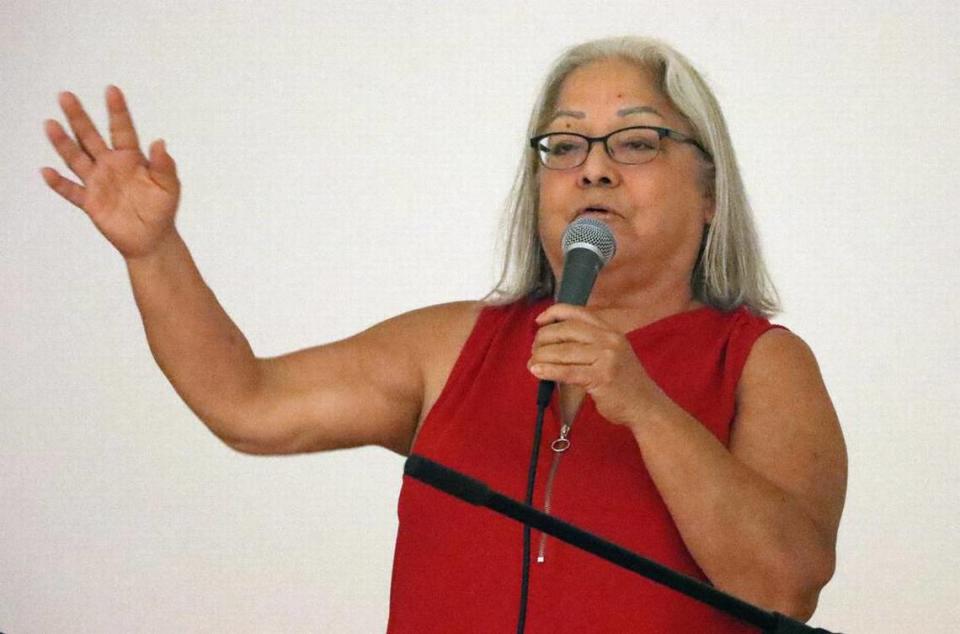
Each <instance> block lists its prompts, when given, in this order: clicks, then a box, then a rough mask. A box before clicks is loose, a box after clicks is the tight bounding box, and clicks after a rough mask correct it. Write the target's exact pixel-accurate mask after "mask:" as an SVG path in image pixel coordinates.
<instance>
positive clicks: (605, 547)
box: [403, 454, 833, 634]
mask: <svg viewBox="0 0 960 634" xmlns="http://www.w3.org/2000/svg"><path fill="white" fill-rule="evenodd" d="M403 472H404V474H405V475H408V476H410V477H412V478H415V479H417V480H420V481H421V482H423V483H425V484H427V485H429V486H431V487H433V488H435V489H438V490H440V491H443V492H444V493H448V494H450V495H452V496H454V497H457V498H459V499H461V500H463V501H464V502H469V503H470V504H473V505H476V506H485V507H487V508H489V509H491V510H493V511H496V512H497V513H500V514H501V515H505V516H506V517H509V518H511V519H514V520H516V521H518V522H520V523H522V524H524V525H525V526H532V527H533V528H535V529H537V530H539V531H542V532H544V533H546V534H548V535H550V536H552V537H556V538H557V539H559V540H562V541H564V542H566V543H568V544H570V545H572V546H575V547H576V548H579V549H581V550H585V551H587V552H589V553H592V554H594V555H596V556H597V557H600V558H602V559H606V560H607V561H609V562H611V563H613V564H616V565H618V566H620V567H621V568H626V569H627V570H631V571H633V572H635V573H637V574H639V575H642V576H644V577H646V578H648V579H650V580H652V581H655V582H656V583H659V584H661V585H664V586H666V587H668V588H671V589H673V590H676V591H677V592H680V593H682V594H685V595H686V596H688V597H691V598H693V599H696V600H698V601H700V602H702V603H706V604H707V605H711V606H713V607H715V608H717V609H718V610H721V611H722V612H726V613H727V614H730V615H732V616H734V617H737V618H739V619H740V620H742V621H745V622H747V623H749V624H751V625H754V626H756V627H758V628H760V629H761V630H763V631H764V632H768V633H770V634H804V633H806V634H810V633H816V634H833V633H831V632H830V631H829V630H824V629H820V628H813V627H810V626H808V625H806V624H804V623H801V622H800V621H796V620H794V619H791V618H789V617H787V616H784V615H783V614H780V613H779V612H767V611H766V610H763V609H761V608H759V607H757V606H755V605H752V604H750V603H747V602H746V601H743V600H741V599H738V598H736V597H734V596H731V595H729V594H726V593H725V592H721V591H720V590H717V589H716V588H714V587H713V586H711V585H709V584H706V583H703V582H702V581H700V580H698V579H694V578H693V577H689V576H687V575H684V574H681V573H679V572H676V571H674V570H671V569H670V568H668V567H666V566H663V565H661V564H658V563H657V562H655V561H652V560H650V559H647V558H645V557H641V556H640V555H638V554H636V553H634V552H632V551H629V550H627V549H625V548H623V547H621V546H618V545H616V544H614V543H613V542H609V541H607V540H605V539H602V538H600V537H598V536H596V535H594V534H592V533H588V532H587V531H584V530H582V529H580V528H577V527H576V526H574V525H572V524H568V523H567V522H564V521H562V520H559V519H557V518H555V517H552V516H550V515H547V514H546V513H542V512H540V511H538V510H537V509H535V508H533V507H532V506H529V505H527V504H522V503H520V502H517V501H516V500H514V499H512V498H509V497H507V496H505V495H503V494H501V493H498V492H496V491H494V490H492V489H490V488H489V487H488V486H487V485H485V484H484V483H483V482H480V481H479V480H475V479H473V478H470V477H469V476H466V475H463V474H462V473H459V472H457V471H454V470H453V469H449V468H447V467H445V466H443V465H441V464H439V463H436V462H434V461H432V460H429V459H427V458H424V457H422V456H418V455H417V454H411V455H410V457H409V458H407V460H406V462H405V463H404V466H403Z"/></svg>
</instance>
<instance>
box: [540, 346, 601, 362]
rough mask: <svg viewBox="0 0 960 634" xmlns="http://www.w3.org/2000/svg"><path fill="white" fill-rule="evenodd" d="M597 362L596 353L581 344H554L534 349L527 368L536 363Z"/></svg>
mask: <svg viewBox="0 0 960 634" xmlns="http://www.w3.org/2000/svg"><path fill="white" fill-rule="evenodd" d="M596 360H597V351H596V349H595V348H593V347H592V346H586V345H583V344H582V343H556V344H552V345H549V346H541V347H538V348H535V349H534V351H533V352H532V353H531V354H530V361H528V362H527V366H533V365H536V364H538V363H552V364H559V365H592V364H593V363H594V362H595V361H596Z"/></svg>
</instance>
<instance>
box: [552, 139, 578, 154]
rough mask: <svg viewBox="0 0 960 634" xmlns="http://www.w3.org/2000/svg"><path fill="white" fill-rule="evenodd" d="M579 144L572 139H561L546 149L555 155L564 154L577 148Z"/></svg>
mask: <svg viewBox="0 0 960 634" xmlns="http://www.w3.org/2000/svg"><path fill="white" fill-rule="evenodd" d="M577 147H578V144H577V143H575V142H572V141H559V142H557V143H554V144H553V145H550V146H549V147H547V148H546V151H547V152H549V153H550V154H553V155H554V156H563V155H564V154H569V153H570V152H575V151H576V150H577Z"/></svg>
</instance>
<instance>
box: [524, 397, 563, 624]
mask: <svg viewBox="0 0 960 634" xmlns="http://www.w3.org/2000/svg"><path fill="white" fill-rule="evenodd" d="M555 385H556V383H555V382H553V381H540V385H539V387H538V390H537V423H536V425H535V426H534V428H533V450H532V452H531V454H530V468H529V470H528V471H527V495H526V497H525V498H524V502H525V504H527V506H533V486H534V483H535V482H536V479H537V462H538V461H539V459H540V438H541V436H542V435H543V416H544V413H545V412H546V410H547V406H548V405H549V404H550V396H551V395H552V394H553V388H554V386H555ZM529 586H530V525H529V524H524V525H523V566H522V567H521V572H520V613H519V615H518V616H517V634H523V630H524V627H525V625H526V620H527V594H528V590H529Z"/></svg>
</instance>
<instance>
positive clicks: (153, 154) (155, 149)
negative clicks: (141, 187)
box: [149, 139, 180, 191]
mask: <svg viewBox="0 0 960 634" xmlns="http://www.w3.org/2000/svg"><path fill="white" fill-rule="evenodd" d="M149 171H150V178H152V179H153V180H154V182H155V183H157V185H160V187H162V188H163V189H165V190H167V191H176V190H177V189H179V187H180V181H179V180H178V179H177V164H176V163H174V161H173V157H172V156H170V155H169V154H167V143H166V141H164V140H163V139H157V140H156V141H154V142H153V143H151V144H150V166H149Z"/></svg>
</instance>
